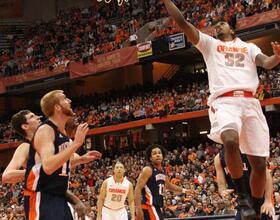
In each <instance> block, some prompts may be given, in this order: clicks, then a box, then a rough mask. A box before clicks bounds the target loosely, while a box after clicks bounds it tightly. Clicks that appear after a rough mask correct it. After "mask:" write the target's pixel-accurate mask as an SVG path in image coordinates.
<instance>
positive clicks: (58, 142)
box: [25, 120, 70, 195]
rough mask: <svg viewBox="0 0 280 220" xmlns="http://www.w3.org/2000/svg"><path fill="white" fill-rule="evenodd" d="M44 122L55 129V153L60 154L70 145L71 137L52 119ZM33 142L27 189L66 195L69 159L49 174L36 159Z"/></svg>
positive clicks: (28, 163)
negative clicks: (62, 131)
mask: <svg viewBox="0 0 280 220" xmlns="http://www.w3.org/2000/svg"><path fill="white" fill-rule="evenodd" d="M43 124H47V125H48V126H50V127H52V128H53V130H54V133H55V139H54V148H55V151H54V154H58V153H59V152H60V151H63V150H64V149H65V148H67V147H68V146H69V143H70V139H69V138H68V137H67V136H65V135H64V134H62V133H61V132H60V131H59V130H58V128H57V127H56V125H54V124H53V123H52V122H51V121H50V120H47V121H46V122H44V123H43ZM33 142H34V140H33V141H32V143H31V145H30V148H29V157H28V161H27V167H26V173H25V189H26V190H28V191H33V192H39V191H40V192H46V193H52V194H55V195H64V194H65V192H66V190H67V188H68V178H69V173H70V167H69V160H68V161H67V162H66V163H65V164H64V165H63V166H62V167H60V168H59V169H57V170H56V171H55V172H54V173H53V174H51V175H47V174H46V173H45V172H44V170H43V168H42V164H41V162H38V161H35V154H36V151H35V149H34V146H33V144H34V143H33Z"/></svg>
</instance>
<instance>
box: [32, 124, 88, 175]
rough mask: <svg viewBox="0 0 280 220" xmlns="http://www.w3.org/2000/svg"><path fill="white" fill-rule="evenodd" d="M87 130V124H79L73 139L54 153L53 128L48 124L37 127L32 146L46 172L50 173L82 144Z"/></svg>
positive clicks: (61, 164)
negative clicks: (62, 148) (61, 149)
mask: <svg viewBox="0 0 280 220" xmlns="http://www.w3.org/2000/svg"><path fill="white" fill-rule="evenodd" d="M87 131H88V126H87V124H81V125H79V126H78V128H77V132H76V135H75V139H74V141H73V142H72V143H71V144H70V145H69V146H68V147H67V148H66V149H64V150H63V151H61V152H59V153H58V154H54V149H55V148H54V130H53V129H52V128H51V127H50V126H48V125H43V126H41V127H40V128H39V129H38V131H37V132H36V134H35V137H34V148H35V149H36V151H37V152H38V153H39V155H40V157H41V161H42V166H43V169H44V171H45V173H46V174H48V175H51V174H52V173H54V172H55V171H56V170H57V169H59V168H60V167H61V166H63V164H64V163H65V162H66V161H67V160H69V159H70V158H71V156H72V154H73V153H75V151H76V150H77V149H78V148H79V147H80V146H82V144H83V142H84V139H85V135H86V133H87Z"/></svg>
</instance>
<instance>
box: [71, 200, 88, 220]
mask: <svg viewBox="0 0 280 220" xmlns="http://www.w3.org/2000/svg"><path fill="white" fill-rule="evenodd" d="M73 208H74V212H75V213H77V215H78V219H81V220H84V219H85V216H86V214H87V213H86V212H87V208H86V206H85V205H84V204H83V203H82V202H78V203H76V204H74V205H73Z"/></svg>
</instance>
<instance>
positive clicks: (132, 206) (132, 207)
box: [127, 183, 135, 220]
mask: <svg viewBox="0 0 280 220" xmlns="http://www.w3.org/2000/svg"><path fill="white" fill-rule="evenodd" d="M127 199H128V204H129V209H130V213H131V220H135V201H134V191H133V185H132V183H130V184H129V190H128V195H127Z"/></svg>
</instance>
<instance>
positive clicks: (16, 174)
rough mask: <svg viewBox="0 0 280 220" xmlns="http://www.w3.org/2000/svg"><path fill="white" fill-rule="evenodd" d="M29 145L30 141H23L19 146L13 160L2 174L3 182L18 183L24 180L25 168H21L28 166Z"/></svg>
mask: <svg viewBox="0 0 280 220" xmlns="http://www.w3.org/2000/svg"><path fill="white" fill-rule="evenodd" d="M29 146H30V145H29V144H28V143H22V144H20V145H19V146H18V148H17V149H16V151H15V153H14V155H13V158H12V160H11V161H10V163H9V165H8V166H7V168H6V169H5V171H4V173H3V175H2V182H3V183H18V182H21V181H23V179H24V174H25V169H24V170H21V169H20V168H22V167H24V168H25V166H26V160H27V158H28V152H29Z"/></svg>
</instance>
